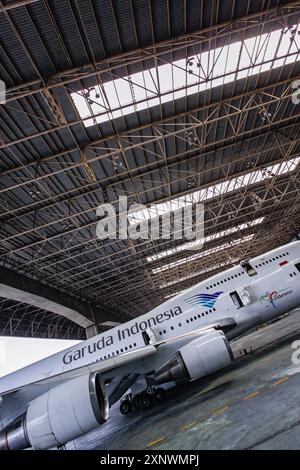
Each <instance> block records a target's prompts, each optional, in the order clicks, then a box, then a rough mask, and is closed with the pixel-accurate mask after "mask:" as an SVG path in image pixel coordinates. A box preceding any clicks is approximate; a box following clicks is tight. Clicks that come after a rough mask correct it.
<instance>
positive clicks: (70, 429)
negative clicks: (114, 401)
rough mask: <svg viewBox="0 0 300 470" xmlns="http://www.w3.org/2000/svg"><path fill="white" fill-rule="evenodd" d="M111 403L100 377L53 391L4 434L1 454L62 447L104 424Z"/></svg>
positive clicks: (75, 381) (35, 402)
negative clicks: (3, 451)
mask: <svg viewBox="0 0 300 470" xmlns="http://www.w3.org/2000/svg"><path fill="white" fill-rule="evenodd" d="M108 415H109V403H108V397H107V394H106V390H105V385H104V382H103V379H102V377H101V375H100V374H99V373H93V374H90V375H88V374H85V375H81V376H79V377H76V378H75V379H71V380H68V381H67V382H64V383H63V384H61V385H58V386H56V387H54V388H52V389H50V390H49V391H48V392H47V393H45V394H43V395H40V396H39V397H37V398H35V399H34V400H33V401H32V402H30V404H29V406H28V408H27V411H26V413H25V414H24V415H22V416H21V417H19V418H18V419H17V420H16V421H15V422H14V423H13V424H11V425H10V426H8V427H7V428H5V429H4V430H2V431H1V432H0V450H1V449H2V450H4V449H7V450H19V449H26V448H27V447H33V448H34V449H50V448H52V447H58V446H61V445H63V444H66V443H67V442H69V441H71V440H73V439H76V438H77V437H80V436H82V435H83V434H86V433H87V432H89V431H91V430H93V429H95V428H96V427H97V426H99V424H103V423H104V422H105V421H106V420H107V419H108Z"/></svg>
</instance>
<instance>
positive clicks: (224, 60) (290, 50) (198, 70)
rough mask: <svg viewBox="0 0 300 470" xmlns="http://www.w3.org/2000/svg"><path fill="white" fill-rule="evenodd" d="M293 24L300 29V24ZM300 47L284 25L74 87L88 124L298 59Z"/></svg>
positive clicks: (77, 100)
mask: <svg viewBox="0 0 300 470" xmlns="http://www.w3.org/2000/svg"><path fill="white" fill-rule="evenodd" d="M293 28H295V29H296V31H299V30H300V27H299V25H295V26H293ZM277 46H278V51H277V50H276V49H277ZM299 49H300V38H299V36H298V35H297V34H294V35H293V38H292V41H291V36H290V35H289V34H286V32H285V30H284V29H281V30H277V31H272V32H271V33H265V34H262V35H258V36H256V37H254V38H249V39H246V40H245V41H243V42H242V41H238V42H236V43H233V44H229V45H227V46H224V47H223V48H222V47H218V48H216V49H211V50H209V51H205V52H202V53H201V54H199V55H196V56H195V57H193V56H190V57H188V58H187V59H181V60H177V61H174V62H172V63H163V61H162V60H159V61H158V63H159V65H158V66H157V67H153V68H150V69H148V70H145V71H142V72H137V73H134V74H132V75H131V76H126V77H122V78H117V77H113V79H112V80H111V81H108V82H105V83H103V84H102V85H101V86H100V85H99V86H96V87H92V88H90V89H85V90H83V91H81V92H75V93H71V97H72V99H73V101H74V104H75V106H76V108H77V111H78V113H79V115H80V117H81V118H82V119H84V125H85V126H86V127H88V126H92V125H95V124H96V123H101V122H107V121H109V120H111V119H116V118H118V117H120V116H122V115H123V116H125V115H127V114H130V113H132V112H134V111H141V110H143V109H146V108H148V107H149V108H151V107H153V106H156V105H158V104H159V103H160V102H161V103H167V102H170V101H172V100H176V99H179V98H181V97H183V96H188V95H191V94H193V93H199V92H200V91H204V90H207V89H211V88H214V87H217V86H219V85H223V84H226V83H230V82H232V81H234V80H236V79H240V78H244V77H246V76H251V75H255V74H257V73H261V72H264V71H267V70H270V68H272V69H274V68H276V67H281V66H282V65H284V64H289V63H292V62H296V61H298V60H299ZM286 55H287V57H285V56H286ZM187 63H191V64H193V66H194V65H195V66H194V67H192V66H189V67H188V66H187ZM190 70H192V73H190ZM120 107H122V109H120ZM89 118H90V119H89Z"/></svg>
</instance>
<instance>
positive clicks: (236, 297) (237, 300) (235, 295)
mask: <svg viewBox="0 0 300 470" xmlns="http://www.w3.org/2000/svg"><path fill="white" fill-rule="evenodd" d="M230 297H231V298H232V300H233V303H234V305H235V306H236V308H241V307H243V302H242V299H241V298H240V296H239V294H238V293H237V292H236V291H234V292H231V293H230Z"/></svg>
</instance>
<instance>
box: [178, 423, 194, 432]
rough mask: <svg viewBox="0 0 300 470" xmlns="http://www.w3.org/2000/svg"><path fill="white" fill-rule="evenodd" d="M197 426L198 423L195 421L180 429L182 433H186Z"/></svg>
mask: <svg viewBox="0 0 300 470" xmlns="http://www.w3.org/2000/svg"><path fill="white" fill-rule="evenodd" d="M195 424H197V421H193V422H192V423H190V424H186V425H185V426H182V428H180V431H185V430H186V429H188V428H191V427H192V426H195Z"/></svg>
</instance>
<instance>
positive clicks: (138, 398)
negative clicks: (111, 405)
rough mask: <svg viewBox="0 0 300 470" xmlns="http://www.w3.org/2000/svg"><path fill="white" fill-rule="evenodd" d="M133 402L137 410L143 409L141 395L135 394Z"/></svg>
mask: <svg viewBox="0 0 300 470" xmlns="http://www.w3.org/2000/svg"><path fill="white" fill-rule="evenodd" d="M132 404H133V408H134V409H135V410H140V409H141V406H142V405H141V396H140V395H135V396H134V397H133V399H132Z"/></svg>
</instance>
